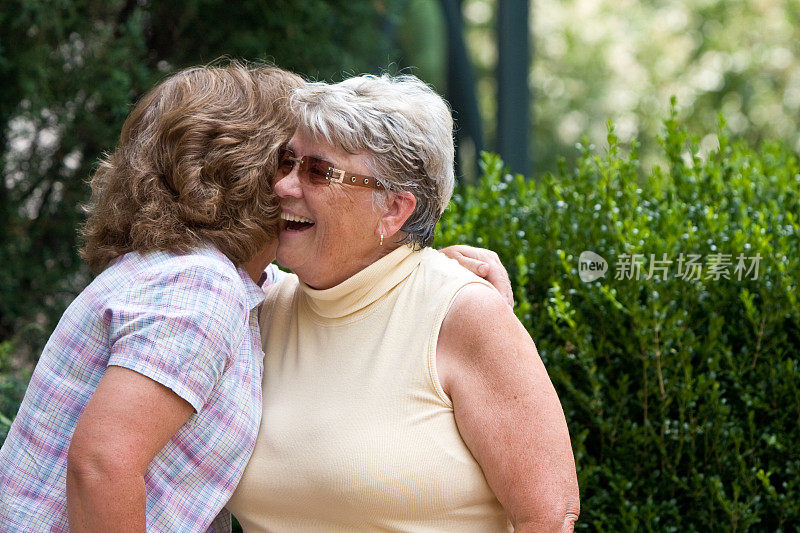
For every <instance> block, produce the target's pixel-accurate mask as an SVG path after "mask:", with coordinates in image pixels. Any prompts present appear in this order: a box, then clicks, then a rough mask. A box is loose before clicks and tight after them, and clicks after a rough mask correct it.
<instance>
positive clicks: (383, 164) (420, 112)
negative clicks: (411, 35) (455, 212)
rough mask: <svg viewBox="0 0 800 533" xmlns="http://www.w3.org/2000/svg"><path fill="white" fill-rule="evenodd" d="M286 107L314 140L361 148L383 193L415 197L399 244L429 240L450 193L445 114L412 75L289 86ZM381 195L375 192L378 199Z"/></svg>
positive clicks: (449, 125) (449, 131) (449, 123)
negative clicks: (290, 88) (389, 192)
mask: <svg viewBox="0 0 800 533" xmlns="http://www.w3.org/2000/svg"><path fill="white" fill-rule="evenodd" d="M290 106H291V108H292V110H293V111H294V112H295V113H296V114H297V116H298V119H299V129H300V130H301V131H303V132H304V133H308V134H309V135H310V137H312V138H313V139H316V140H317V141H324V142H325V143H326V144H329V145H331V146H334V147H337V148H341V149H344V150H345V151H347V152H349V153H354V154H355V153H364V154H365V155H366V157H367V166H368V167H369V168H370V170H371V171H372V172H373V174H374V175H375V177H376V178H378V180H379V181H380V182H381V183H382V184H383V186H384V187H385V188H386V190H388V191H406V192H410V193H412V194H413V195H414V197H415V198H416V199H417V206H416V208H415V209H414V212H413V213H412V214H411V216H410V217H409V218H408V220H407V221H406V223H405V224H404V225H403V228H402V230H403V231H404V232H405V233H406V235H407V237H406V239H405V242H407V243H412V244H413V245H414V246H415V247H416V248H422V247H425V246H429V245H431V244H432V243H433V231H434V228H435V226H436V223H437V222H438V221H439V217H440V216H441V215H442V213H443V212H444V209H445V207H447V204H448V203H449V202H450V197H451V196H452V194H453V185H454V181H455V178H454V172H453V159H454V148H453V117H452V115H451V113H450V107H449V106H448V105H447V102H445V101H444V99H443V98H442V97H441V96H439V95H438V94H436V93H435V92H434V91H433V89H431V88H430V87H429V86H428V85H426V84H425V83H423V82H422V81H421V80H420V79H419V78H417V77H416V76H412V75H408V74H403V75H399V76H390V75H388V74H384V75H382V76H373V75H368V74H365V75H362V76H355V77H352V78H349V79H346V80H344V81H342V82H339V83H336V84H327V83H323V82H317V83H309V84H306V85H305V86H303V87H300V88H298V89H295V91H294V92H293V94H292V96H291V98H290ZM385 194H386V193H385V192H383V191H376V192H375V195H377V196H378V198H376V200H377V201H378V203H380V202H381V200H384V201H385V198H386V197H385V196H384V195H385Z"/></svg>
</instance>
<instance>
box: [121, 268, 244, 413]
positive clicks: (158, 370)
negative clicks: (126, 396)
mask: <svg viewBox="0 0 800 533" xmlns="http://www.w3.org/2000/svg"><path fill="white" fill-rule="evenodd" d="M244 302H245V298H244V295H243V294H242V290H241V289H240V288H239V285H238V284H237V283H236V282H235V281H234V280H233V279H232V278H231V277H229V276H228V275H227V273H226V272H224V270H223V269H222V266H220V267H219V268H215V266H214V265H208V264H200V265H192V264H188V265H180V266H179V267H178V268H171V269H170V268H162V269H161V270H159V271H158V272H152V273H148V274H147V275H144V276H141V277H139V278H137V279H136V280H134V281H133V282H132V283H131V285H130V286H129V288H127V289H126V290H125V291H123V292H122V293H121V294H120V295H119V297H118V298H112V299H111V301H110V302H109V304H108V309H107V311H106V312H107V316H110V324H109V341H110V345H111V356H110V358H109V361H108V365H109V366H110V365H114V366H121V367H124V368H128V369H130V370H133V371H135V372H138V373H140V374H142V375H144V376H147V377H149V378H150V379H152V380H154V381H156V382H158V383H161V384H162V385H164V386H166V387H168V388H169V389H171V390H172V391H173V392H175V393H176V394H177V395H178V396H180V397H181V398H183V399H184V400H186V401H187V402H189V404H191V405H192V407H193V408H194V409H195V411H197V412H199V411H200V410H201V409H202V408H203V405H205V403H206V401H207V400H208V398H209V397H210V395H211V393H212V392H213V390H214V386H215V385H216V383H217V381H218V380H219V378H220V376H221V375H222V372H223V371H224V369H225V366H226V364H227V362H228V360H229V358H230V357H231V355H232V354H233V353H234V350H236V349H238V346H239V344H240V343H241V342H242V339H243V337H244V334H245V332H246V331H247V327H248V326H247V324H248V322H247V321H248V310H247V308H246V306H245V303H244Z"/></svg>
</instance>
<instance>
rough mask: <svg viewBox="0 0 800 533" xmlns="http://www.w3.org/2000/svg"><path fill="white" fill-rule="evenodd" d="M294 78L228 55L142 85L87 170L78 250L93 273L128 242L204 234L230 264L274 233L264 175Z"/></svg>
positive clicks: (291, 124)
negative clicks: (112, 145) (116, 136)
mask: <svg viewBox="0 0 800 533" xmlns="http://www.w3.org/2000/svg"><path fill="white" fill-rule="evenodd" d="M303 83H304V82H303V80H302V79H301V78H300V77H299V76H297V75H295V74H292V73H290V72H287V71H284V70H281V69H279V68H277V67H274V66H268V65H253V64H243V63H240V62H237V61H231V62H229V63H226V64H224V65H219V64H218V65H211V66H204V67H195V68H190V69H186V70H183V71H181V72H178V73H177V74H174V75H172V76H171V77H169V78H168V79H167V80H165V81H164V82H162V83H160V84H159V85H158V86H156V87H155V88H154V89H152V90H151V91H150V92H149V93H147V94H146V95H145V96H144V97H143V98H142V99H141V100H140V101H139V103H138V104H137V105H136V107H135V108H134V109H133V111H132V112H131V114H130V115H129V116H128V118H127V120H126V121H125V124H124V125H123V126H122V133H121V135H120V141H119V146H118V147H117V149H116V150H115V151H114V152H113V153H111V154H107V155H106V156H105V157H104V158H103V160H102V161H101V162H100V166H99V168H98V169H97V171H96V172H95V173H94V175H93V176H92V179H91V182H90V184H91V188H92V197H91V200H90V203H89V205H88V206H87V208H86V209H87V212H88V213H89V217H88V219H87V221H86V223H85V224H84V225H83V227H82V231H81V234H82V236H83V238H84V243H85V244H84V247H83V249H82V250H81V256H82V257H83V259H84V260H85V261H86V262H87V263H88V264H89V266H90V268H92V270H94V271H96V272H98V271H100V270H102V269H104V268H105V267H106V266H107V265H108V263H109V262H110V261H111V260H112V259H114V258H115V257H117V256H120V255H122V254H125V253H127V252H130V251H138V252H147V251H152V250H169V251H172V252H177V253H186V252H189V251H190V250H191V249H193V248H195V247H197V246H200V245H202V244H204V243H211V244H212V245H214V246H215V247H216V248H217V249H219V250H220V251H221V252H222V253H224V254H225V255H226V256H227V257H228V258H229V259H230V260H231V261H232V262H233V263H234V264H235V265H239V264H241V263H243V262H245V261H247V260H248V259H250V258H252V257H253V256H254V255H255V254H256V253H257V252H259V251H261V250H262V249H263V248H264V246H266V244H267V243H268V242H269V241H270V240H272V239H274V238H276V235H277V226H278V217H279V214H280V209H279V207H278V202H277V201H276V199H275V196H274V193H273V189H272V180H271V178H272V177H273V176H274V174H275V170H276V168H277V153H278V149H279V148H280V147H281V146H283V145H284V144H285V143H286V142H287V141H288V140H289V138H290V137H291V135H292V133H293V131H294V128H295V119H294V117H293V115H292V114H291V113H290V111H289V109H288V106H287V97H288V96H289V94H290V93H291V91H292V90H293V89H294V88H296V87H299V86H300V85H302V84H303Z"/></svg>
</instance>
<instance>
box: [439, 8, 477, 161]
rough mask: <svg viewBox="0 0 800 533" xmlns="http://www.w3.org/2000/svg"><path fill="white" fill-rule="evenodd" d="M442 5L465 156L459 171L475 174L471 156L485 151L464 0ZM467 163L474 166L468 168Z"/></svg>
mask: <svg viewBox="0 0 800 533" xmlns="http://www.w3.org/2000/svg"><path fill="white" fill-rule="evenodd" d="M441 4H442V10H443V11H444V19H445V21H446V25H447V98H448V100H449V101H450V105H451V106H453V114H454V116H455V118H456V121H457V128H456V138H457V140H458V144H459V151H460V152H461V156H462V157H460V158H459V163H461V167H464V168H460V169H459V170H462V171H463V172H465V173H466V174H467V175H471V174H474V170H475V168H474V164H473V163H472V161H470V159H469V158H468V157H469V155H471V156H472V158H476V157H478V156H479V154H480V152H481V150H483V132H482V128H481V115H480V112H479V111H478V98H477V94H476V86H475V76H474V74H473V72H472V64H471V62H470V58H469V55H468V54H467V48H466V45H465V43H464V21H463V17H462V14H461V13H462V9H461V0H441ZM465 151H466V152H467V154H469V155H468V156H467V157H464V155H465V154H464V152H465ZM475 160H476V159H475ZM467 162H469V165H470V166H472V167H473V168H471V169H469V168H466V165H467Z"/></svg>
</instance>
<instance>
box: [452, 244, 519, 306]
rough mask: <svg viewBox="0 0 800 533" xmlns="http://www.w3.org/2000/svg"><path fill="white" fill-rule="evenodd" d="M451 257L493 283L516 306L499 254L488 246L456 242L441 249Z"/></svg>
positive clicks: (507, 300)
mask: <svg viewBox="0 0 800 533" xmlns="http://www.w3.org/2000/svg"><path fill="white" fill-rule="evenodd" d="M439 251H440V252H442V253H443V254H444V255H446V256H447V257H449V258H450V259H455V260H456V261H458V263H459V264H460V265H461V266H463V267H464V268H466V269H467V270H469V271H470V272H472V273H473V274H475V275H476V276H480V277H482V278H483V279H485V280H486V281H488V282H489V283H491V284H492V285H493V286H494V288H495V289H497V292H499V293H500V294H501V295H502V296H503V298H505V300H506V303H508V305H510V306H511V307H514V291H513V290H512V288H511V281H510V280H509V279H508V271H506V267H504V266H503V263H501V262H500V258H499V257H498V256H497V254H496V253H495V252H493V251H491V250H487V249H486V248H475V247H474V246H468V245H466V244H456V245H453V246H448V247H447V248H442V249H441V250H439Z"/></svg>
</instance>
